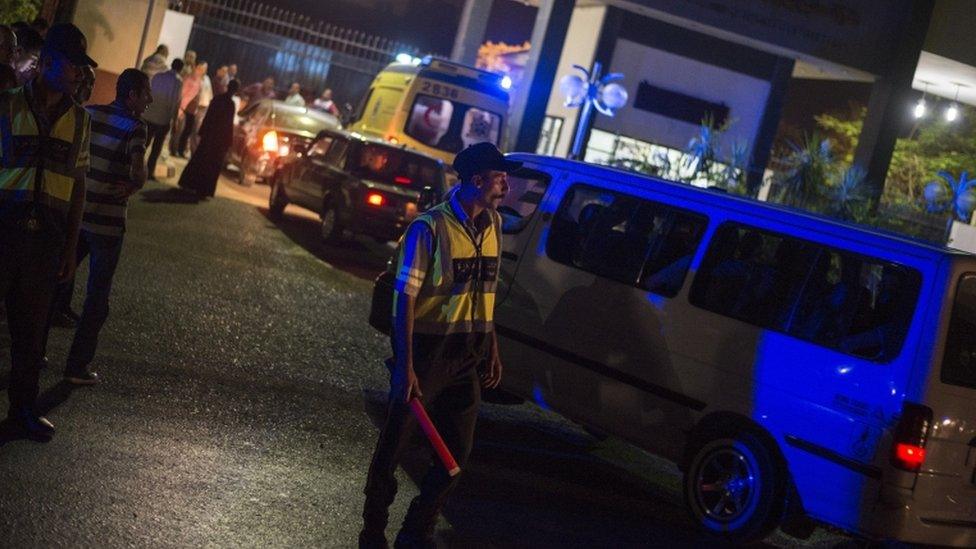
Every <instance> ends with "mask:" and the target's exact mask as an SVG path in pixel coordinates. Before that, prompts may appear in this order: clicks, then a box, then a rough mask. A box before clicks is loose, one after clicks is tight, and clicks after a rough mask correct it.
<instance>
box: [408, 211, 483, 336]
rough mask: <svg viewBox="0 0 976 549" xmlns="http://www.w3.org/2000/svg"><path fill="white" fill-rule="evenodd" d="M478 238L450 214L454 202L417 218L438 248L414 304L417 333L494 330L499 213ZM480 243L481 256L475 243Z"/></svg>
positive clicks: (441, 333)
mask: <svg viewBox="0 0 976 549" xmlns="http://www.w3.org/2000/svg"><path fill="white" fill-rule="evenodd" d="M489 215H491V216H492V217H491V219H492V223H491V225H489V226H488V228H486V229H485V230H484V231H483V232H482V234H481V235H477V236H475V240H474V241H473V240H472V238H471V237H470V236H469V235H468V232H467V231H466V230H465V228H464V226H463V225H462V224H461V222H460V221H458V219H457V217H455V215H454V213H453V212H452V211H451V206H450V203H449V202H443V203H441V204H438V205H437V206H435V207H433V208H431V209H430V210H428V211H427V212H425V213H424V214H422V215H420V216H419V217H418V218H417V219H418V220H419V221H422V222H425V223H427V224H428V225H429V226H430V227H431V229H432V230H433V233H434V237H435V239H436V240H435V241H436V242H437V245H436V247H435V249H434V256H433V257H432V258H431V262H430V266H429V268H428V269H429V270H428V272H427V277H426V279H425V281H424V284H423V285H422V286H421V288H420V293H419V294H418V295H417V299H416V303H415V306H414V331H415V332H416V333H419V334H432V335H448V334H455V333H469V332H489V331H491V329H492V327H493V324H492V322H493V319H494V310H495V289H496V287H497V285H498V255H499V253H500V248H501V241H500V233H499V229H498V227H499V222H498V219H497V218H498V214H496V213H495V212H489ZM479 240H480V244H481V254H480V258H479V254H478V250H477V248H476V246H475V242H477V241H479Z"/></svg>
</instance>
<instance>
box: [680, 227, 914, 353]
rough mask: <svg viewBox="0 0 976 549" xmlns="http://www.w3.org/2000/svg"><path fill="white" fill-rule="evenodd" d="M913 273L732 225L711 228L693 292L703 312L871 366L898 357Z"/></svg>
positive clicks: (911, 307)
mask: <svg viewBox="0 0 976 549" xmlns="http://www.w3.org/2000/svg"><path fill="white" fill-rule="evenodd" d="M920 284H921V277H920V275H919V274H918V272H917V271H915V270H913V269H909V268H906V267H903V266H901V265H896V264H893V263H890V262H886V261H882V260H879V259H875V258H869V257H865V256H861V255H858V254H854V253H851V252H847V251H843V250H837V249H834V248H829V247H827V246H822V245H819V244H815V243H812V242H809V241H805V240H800V239H797V238H792V237H788V236H786V235H782V234H778V233H773V232H770V231H764V230H760V229H756V228H753V227H748V226H744V225H739V224H736V223H725V224H723V225H722V226H720V227H719V228H718V230H716V232H715V236H714V237H713V238H712V241H711V243H710V245H709V247H708V251H707V252H706V254H705V258H704V259H703V260H702V264H701V267H700V268H699V270H698V274H697V275H696V276H695V281H694V283H693V284H692V288H691V294H690V296H689V297H690V300H691V302H692V303H693V304H694V305H696V306H698V307H701V308H703V309H708V310H710V311H713V312H716V313H719V314H722V315H725V316H729V317H732V318H736V319H739V320H742V321H744V322H748V323H750V324H753V325H756V326H759V327H762V328H768V329H772V330H777V331H781V332H784V333H788V334H789V335H791V336H794V337H797V338H799V339H803V340H806V341H810V342H813V343H816V344H819V345H822V346H824V347H829V348H831V349H836V350H839V351H842V352H845V353H847V354H851V355H854V356H858V357H861V358H867V359H870V360H890V359H892V358H894V357H895V356H896V355H897V354H898V351H899V350H900V349H901V345H902V342H903V340H904V338H905V334H906V333H907V332H908V326H909V323H910V321H911V315H912V313H913V312H914V310H915V302H916V300H917V298H918V291H919V286H920Z"/></svg>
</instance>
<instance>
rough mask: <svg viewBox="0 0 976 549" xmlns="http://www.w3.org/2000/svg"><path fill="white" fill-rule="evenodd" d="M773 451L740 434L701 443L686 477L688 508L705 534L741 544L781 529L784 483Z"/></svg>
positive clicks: (685, 493)
mask: <svg viewBox="0 0 976 549" xmlns="http://www.w3.org/2000/svg"><path fill="white" fill-rule="evenodd" d="M784 477H785V475H784V474H783V472H782V468H781V467H780V466H779V464H778V463H777V461H776V458H775V456H774V454H773V452H772V451H771V450H770V449H769V448H768V447H767V446H766V445H765V444H764V443H763V442H762V441H761V440H760V439H759V438H757V437H756V436H754V435H752V434H750V433H748V432H745V431H743V432H739V433H737V434H735V435H732V436H729V437H720V438H713V439H711V440H709V441H708V442H706V443H705V444H704V445H702V446H701V447H700V448H699V449H698V450H697V451H696V452H695V454H694V457H693V458H692V459H691V462H690V465H689V467H688V468H687V470H686V471H685V473H684V483H683V485H684V497H685V504H686V505H687V506H688V509H689V510H690V511H691V515H692V517H693V518H694V519H695V522H697V523H698V524H699V525H701V527H702V528H704V529H705V530H707V531H709V532H711V533H713V534H716V535H719V536H722V537H724V538H727V539H729V540H731V541H734V542H737V543H749V542H755V541H760V540H762V539H764V538H765V537H766V536H768V535H769V534H770V533H771V532H772V531H773V530H775V529H776V527H777V526H779V523H780V521H781V520H782V517H783V510H784V509H785V504H786V481H785V478H784Z"/></svg>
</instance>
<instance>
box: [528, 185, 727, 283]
mask: <svg viewBox="0 0 976 549" xmlns="http://www.w3.org/2000/svg"><path fill="white" fill-rule="evenodd" d="M707 225H708V220H707V219H706V218H705V217H704V216H701V215H698V214H693V213H691V212H687V211H684V210H681V209H678V208H674V207H671V206H666V205H663V204H659V203H656V202H651V201H648V200H643V199H640V198H637V197H634V196H630V195H625V194H618V193H613V192H609V191H606V190H601V189H597V188H593V187H587V186H583V185H576V186H573V187H572V188H571V189H570V190H569V191H568V192H567V193H566V197H565V198H564V199H563V201H562V204H560V206H559V209H558V211H557V212H556V215H555V218H554V219H553V223H552V228H551V230H550V234H549V238H548V239H547V242H546V253H547V254H548V255H549V257H550V258H552V259H553V260H555V261H558V262H560V263H563V264H566V265H571V266H573V267H577V268H579V269H583V270H585V271H589V272H591V273H594V274H597V275H600V276H604V277H607V278H611V279H613V280H616V281H618V282H623V283H625V284H630V285H632V286H636V287H639V288H643V289H645V290H649V291H651V292H654V293H658V294H661V295H665V296H668V297H673V296H675V295H676V294H677V293H678V291H679V290H680V289H681V286H682V285H683V283H684V279H685V274H686V273H687V272H688V267H689V265H690V264H691V260H692V257H693V256H694V253H695V250H696V249H697V247H698V243H699V242H700V240H701V236H702V234H703V232H704V230H705V227H706V226H707Z"/></svg>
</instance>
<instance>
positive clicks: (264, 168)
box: [227, 99, 341, 185]
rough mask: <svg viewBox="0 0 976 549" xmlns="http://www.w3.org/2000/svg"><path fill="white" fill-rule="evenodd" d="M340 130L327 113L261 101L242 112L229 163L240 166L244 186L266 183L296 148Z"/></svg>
mask: <svg viewBox="0 0 976 549" xmlns="http://www.w3.org/2000/svg"><path fill="white" fill-rule="evenodd" d="M340 127H341V126H340V123H339V119H338V118H336V117H335V116H333V115H331V114H328V113H324V112H321V111H317V110H314V109H309V108H306V107H296V106H293V105H288V104H286V103H285V102H284V101H276V100H272V99H267V100H264V101H258V102H257V103H254V104H251V105H248V106H247V107H245V108H244V110H243V111H241V113H240V121H239V123H238V124H237V125H236V126H235V127H234V142H233V144H232V145H231V148H230V152H229V153H228V159H227V160H228V163H230V164H233V165H235V166H237V170H238V174H239V180H240V183H241V184H242V185H250V184H252V183H254V182H256V181H267V179H268V178H269V177H270V176H271V175H272V174H273V173H274V171H275V169H277V166H278V164H279V160H280V159H281V158H284V157H287V156H288V155H289V153H290V152H291V150H292V149H293V148H294V147H295V146H296V145H297V146H300V147H301V146H304V147H308V145H309V144H310V143H311V142H312V140H313V139H314V138H315V136H316V135H317V134H318V133H319V131H321V130H323V129H339V128H340Z"/></svg>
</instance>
